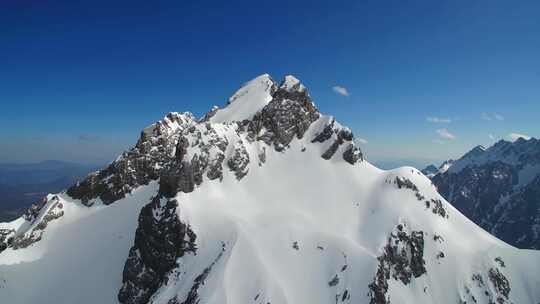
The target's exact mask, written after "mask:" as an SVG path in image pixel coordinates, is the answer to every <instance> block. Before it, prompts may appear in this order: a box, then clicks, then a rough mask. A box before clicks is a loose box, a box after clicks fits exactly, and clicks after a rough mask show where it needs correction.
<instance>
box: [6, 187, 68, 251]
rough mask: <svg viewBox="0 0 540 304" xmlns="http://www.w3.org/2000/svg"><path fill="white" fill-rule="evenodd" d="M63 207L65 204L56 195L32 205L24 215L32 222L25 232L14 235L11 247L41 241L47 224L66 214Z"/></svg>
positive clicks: (25, 245)
mask: <svg viewBox="0 0 540 304" xmlns="http://www.w3.org/2000/svg"><path fill="white" fill-rule="evenodd" d="M63 209H64V205H63V204H62V203H61V202H60V199H59V198H58V196H56V195H54V196H52V197H51V198H50V199H48V198H44V199H43V201H42V202H41V203H40V204H34V205H32V206H31V207H30V208H29V209H28V210H27V211H26V212H25V213H24V215H23V217H24V218H25V220H27V221H28V222H30V228H29V229H28V230H26V231H25V232H24V233H21V234H18V235H15V236H13V238H12V240H11V241H10V243H9V247H11V248H12V249H13V250H17V249H21V248H26V247H28V246H30V245H32V244H34V243H35V242H39V241H40V240H41V237H42V236H43V233H44V232H45V228H47V225H49V223H50V222H52V221H54V220H57V219H59V218H61V217H62V216H63V215H64V210H63Z"/></svg>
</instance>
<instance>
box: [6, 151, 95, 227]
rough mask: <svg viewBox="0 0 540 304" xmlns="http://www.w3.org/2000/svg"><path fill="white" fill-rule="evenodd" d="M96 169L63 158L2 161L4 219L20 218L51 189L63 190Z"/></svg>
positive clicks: (53, 191) (51, 191) (92, 166)
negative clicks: (37, 160)
mask: <svg viewBox="0 0 540 304" xmlns="http://www.w3.org/2000/svg"><path fill="white" fill-rule="evenodd" d="M96 169H97V166H95V165H85V164H78V163H72V162H65V161H59V160H47V161H43V162H39V163H25V164H11V163H4V164H0V221H9V220H12V219H15V218H17V217H18V216H20V215H21V213H22V212H23V211H24V210H25V209H26V208H28V207H29V206H30V205H31V204H33V203H35V202H38V201H40V200H41V199H42V198H43V197H44V196H45V195H47V194H48V193H55V192H59V191H62V190H64V189H66V188H67V187H69V186H71V185H72V184H73V183H74V182H76V181H77V180H78V179H80V178H82V177H84V176H86V175H87V174H88V173H89V172H91V171H94V170H96Z"/></svg>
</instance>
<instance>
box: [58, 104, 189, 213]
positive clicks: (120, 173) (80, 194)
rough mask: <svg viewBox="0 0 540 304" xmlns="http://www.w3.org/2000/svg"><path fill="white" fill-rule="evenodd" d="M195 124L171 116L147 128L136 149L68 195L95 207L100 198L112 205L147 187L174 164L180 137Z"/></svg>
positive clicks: (180, 116) (92, 176)
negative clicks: (168, 166)
mask: <svg viewBox="0 0 540 304" xmlns="http://www.w3.org/2000/svg"><path fill="white" fill-rule="evenodd" d="M195 123H196V121H195V118H194V117H193V115H192V114H191V113H183V114H179V113H169V114H168V115H167V116H166V117H165V118H164V119H163V120H160V121H158V122H157V123H155V124H152V125H151V126H150V127H148V128H146V129H144V130H143V131H142V132H141V136H140V138H139V141H138V142H137V144H136V145H135V147H133V148H132V149H131V150H129V151H127V152H124V153H123V154H122V155H121V156H120V157H119V158H118V159H117V160H115V161H114V162H112V163H111V164H110V165H109V166H108V167H107V168H105V169H104V170H101V171H98V172H94V173H92V174H90V175H88V177H87V178H86V179H85V180H84V181H82V182H80V183H78V184H76V185H75V186H73V187H71V188H69V189H68V191H67V194H68V195H69V196H71V197H73V198H76V199H80V200H81V201H82V202H83V203H84V204H87V205H92V204H93V202H92V200H93V199H96V198H100V199H101V200H102V201H103V203H105V204H111V203H113V202H115V201H117V200H118V199H121V198H123V197H125V195H126V194H127V193H129V192H131V190H132V189H134V188H136V187H138V186H140V185H147V184H148V183H149V182H150V181H151V180H155V179H157V178H158V177H159V175H160V170H161V168H162V167H163V166H164V165H165V164H166V163H167V162H169V161H170V159H171V157H172V155H173V151H174V150H175V148H176V144H177V141H178V134H180V133H181V132H182V131H183V130H186V129H188V128H189V127H191V126H193V125H194V124H195ZM180 146H181V145H180ZM181 147H182V146H181Z"/></svg>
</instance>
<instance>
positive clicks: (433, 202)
mask: <svg viewBox="0 0 540 304" xmlns="http://www.w3.org/2000/svg"><path fill="white" fill-rule="evenodd" d="M394 184H395V185H396V186H397V188H398V189H409V190H411V191H412V192H413V193H414V195H415V196H416V199H417V200H418V201H420V202H421V201H423V202H424V204H425V206H426V210H431V212H433V214H436V215H439V216H440V217H442V218H448V217H449V216H448V212H447V211H446V209H445V208H444V206H443V202H442V201H441V200H440V199H434V198H431V199H427V198H426V197H425V196H424V195H423V194H422V193H420V190H419V189H418V187H417V186H416V185H415V184H414V183H413V182H412V181H411V180H410V179H408V178H405V177H403V176H397V177H396V178H395V179H394Z"/></svg>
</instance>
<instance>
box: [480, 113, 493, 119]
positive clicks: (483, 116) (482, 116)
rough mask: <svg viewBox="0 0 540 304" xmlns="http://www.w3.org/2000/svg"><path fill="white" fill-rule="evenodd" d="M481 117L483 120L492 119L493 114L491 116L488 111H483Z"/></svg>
mask: <svg viewBox="0 0 540 304" xmlns="http://www.w3.org/2000/svg"><path fill="white" fill-rule="evenodd" d="M480 117H481V118H482V119H483V120H491V116H490V115H489V114H488V113H486V112H484V113H482V114H481V115H480Z"/></svg>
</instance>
